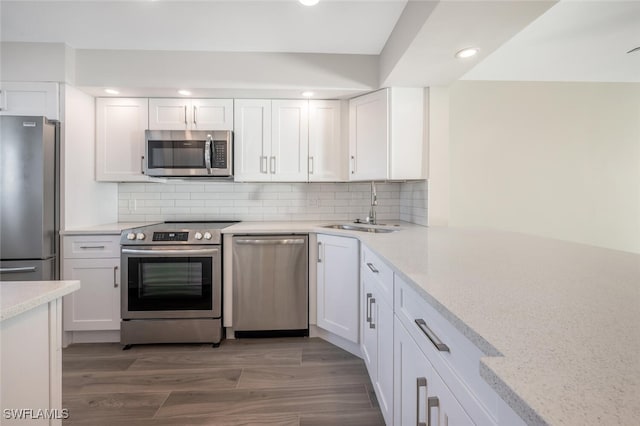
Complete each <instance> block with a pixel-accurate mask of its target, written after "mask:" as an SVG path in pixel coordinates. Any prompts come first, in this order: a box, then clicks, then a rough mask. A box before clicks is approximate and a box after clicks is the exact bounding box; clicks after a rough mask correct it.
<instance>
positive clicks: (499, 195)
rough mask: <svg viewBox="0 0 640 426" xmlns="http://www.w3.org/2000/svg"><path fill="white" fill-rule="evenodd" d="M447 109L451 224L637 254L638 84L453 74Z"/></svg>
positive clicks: (639, 197) (639, 212) (639, 247)
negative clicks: (502, 79) (495, 78)
mask: <svg viewBox="0 0 640 426" xmlns="http://www.w3.org/2000/svg"><path fill="white" fill-rule="evenodd" d="M449 111H450V132H451V133H450V155H451V163H450V165H451V170H450V177H451V190H450V196H451V202H450V207H451V212H450V224H451V225H454V226H480V227H491V228H498V229H504V230H511V231H519V232H525V233H530V234H536V235H541V236H546V237H552V238H558V239H563V240H569V241H576V242H581V243H587V244H593V245H598V246H603V247H609V248H614V249H619V250H625V251H632V252H638V253H640V84H623V83H617V84H615V83H611V84H607V83H527V82H522V83H520V82H470V81H465V82H457V83H455V84H453V85H452V86H451V88H450V110H449ZM430 191H431V188H430ZM432 193H433V192H431V194H432Z"/></svg>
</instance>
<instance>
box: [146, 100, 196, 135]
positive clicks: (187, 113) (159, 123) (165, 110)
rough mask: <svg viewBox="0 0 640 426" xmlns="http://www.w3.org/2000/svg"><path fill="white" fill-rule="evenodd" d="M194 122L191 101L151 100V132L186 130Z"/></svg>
mask: <svg viewBox="0 0 640 426" xmlns="http://www.w3.org/2000/svg"><path fill="white" fill-rule="evenodd" d="M192 121H193V117H192V110H191V101H190V100H186V99H171V98H169V99H162V98H157V99H154V98H152V99H149V129H150V130H186V129H189V128H191V122H192Z"/></svg>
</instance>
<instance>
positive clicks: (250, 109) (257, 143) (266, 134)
mask: <svg viewBox="0 0 640 426" xmlns="http://www.w3.org/2000/svg"><path fill="white" fill-rule="evenodd" d="M233 128H234V148H233V152H234V158H235V160H234V176H235V180H236V181H253V182H265V181H270V180H271V174H270V173H269V164H268V160H269V154H270V152H271V101H269V100H263V99H238V100H236V101H235V102H234V126H233Z"/></svg>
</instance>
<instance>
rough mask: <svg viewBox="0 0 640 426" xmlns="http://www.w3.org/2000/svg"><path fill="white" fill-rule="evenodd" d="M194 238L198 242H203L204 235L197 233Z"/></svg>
mask: <svg viewBox="0 0 640 426" xmlns="http://www.w3.org/2000/svg"><path fill="white" fill-rule="evenodd" d="M194 238H195V239H196V240H201V239H202V234H201V233H200V232H196V234H195V235H194Z"/></svg>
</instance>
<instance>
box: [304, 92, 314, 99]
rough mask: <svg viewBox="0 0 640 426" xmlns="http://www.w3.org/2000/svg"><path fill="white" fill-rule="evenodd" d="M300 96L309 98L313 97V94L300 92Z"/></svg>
mask: <svg viewBox="0 0 640 426" xmlns="http://www.w3.org/2000/svg"><path fill="white" fill-rule="evenodd" d="M302 96H304V97H305V98H310V97H312V96H313V92H309V91H307V92H302Z"/></svg>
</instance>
